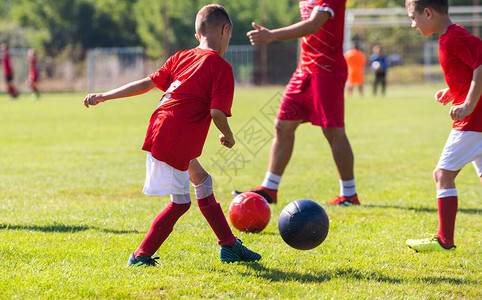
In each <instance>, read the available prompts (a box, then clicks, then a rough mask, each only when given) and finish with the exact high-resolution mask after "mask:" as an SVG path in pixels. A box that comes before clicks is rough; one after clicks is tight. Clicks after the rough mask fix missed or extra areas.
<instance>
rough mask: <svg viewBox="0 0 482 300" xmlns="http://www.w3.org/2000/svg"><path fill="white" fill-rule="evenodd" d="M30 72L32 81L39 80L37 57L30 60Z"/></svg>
mask: <svg viewBox="0 0 482 300" xmlns="http://www.w3.org/2000/svg"><path fill="white" fill-rule="evenodd" d="M29 63H30V70H29V72H28V76H29V77H30V78H31V79H32V80H36V79H37V78H38V70H37V59H36V58H35V57H32V58H30V60H29Z"/></svg>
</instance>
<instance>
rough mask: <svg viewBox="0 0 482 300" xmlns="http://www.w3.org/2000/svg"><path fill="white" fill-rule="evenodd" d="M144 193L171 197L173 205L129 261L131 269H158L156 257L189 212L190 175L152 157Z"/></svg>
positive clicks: (163, 213)
mask: <svg viewBox="0 0 482 300" xmlns="http://www.w3.org/2000/svg"><path fill="white" fill-rule="evenodd" d="M143 193H144V194H146V195H149V196H166V195H169V194H170V202H169V204H168V205H167V206H166V207H165V208H164V209H163V210H162V211H161V213H159V214H158V215H157V216H156V218H155V219H154V221H153V222H152V225H151V227H150V228H149V231H148V232H147V235H146V236H145V237H144V239H143V241H142V243H141V244H140V246H139V247H138V248H137V250H136V251H134V253H132V254H131V256H130V257H129V259H128V261H127V265H128V266H155V265H156V263H157V262H156V259H157V258H152V256H153V255H154V253H156V251H157V250H158V249H159V248H160V247H161V245H162V244H163V242H164V241H165V240H166V239H167V237H168V236H169V235H170V234H171V232H172V231H173V228H174V225H175V224H176V222H177V221H178V220H179V218H180V217H181V216H182V215H183V214H184V213H186V212H187V211H188V210H189V207H190V206H191V198H190V196H189V174H188V172H187V171H180V170H177V169H174V168H173V167H171V166H169V165H168V164H166V163H164V162H161V161H158V160H156V159H155V158H154V157H152V155H151V154H150V153H147V158H146V181H145V184H144V189H143Z"/></svg>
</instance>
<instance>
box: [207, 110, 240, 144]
mask: <svg viewBox="0 0 482 300" xmlns="http://www.w3.org/2000/svg"><path fill="white" fill-rule="evenodd" d="M211 117H212V118H213V122H214V125H216V127H217V128H218V129H219V131H221V134H220V135H219V141H221V145H223V146H226V147H228V148H232V147H233V146H234V144H235V143H236V141H235V140H234V136H233V132H232V131H231V128H229V124H228V118H227V117H226V114H225V113H224V112H223V111H221V110H219V109H215V108H213V109H211Z"/></svg>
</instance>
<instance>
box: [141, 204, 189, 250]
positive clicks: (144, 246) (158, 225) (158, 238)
mask: <svg viewBox="0 0 482 300" xmlns="http://www.w3.org/2000/svg"><path fill="white" fill-rule="evenodd" d="M190 206H191V203H185V204H176V203H174V202H169V204H168V205H167V206H166V208H164V210H163V211H162V212H161V213H160V214H159V215H157V217H156V218H155V219H154V222H152V225H151V228H150V229H149V232H148V233H147V235H146V237H145V238H144V240H143V241H142V243H141V245H140V246H139V248H137V250H136V251H135V252H134V256H136V257H137V256H141V255H143V256H152V255H154V253H156V251H157V249H159V247H161V245H162V243H163V242H164V241H165V240H166V239H167V237H168V236H169V234H171V232H172V229H173V228H174V224H176V222H177V220H179V218H180V217H181V216H182V215H183V214H184V213H185V212H186V211H187V210H188V209H189V207H190Z"/></svg>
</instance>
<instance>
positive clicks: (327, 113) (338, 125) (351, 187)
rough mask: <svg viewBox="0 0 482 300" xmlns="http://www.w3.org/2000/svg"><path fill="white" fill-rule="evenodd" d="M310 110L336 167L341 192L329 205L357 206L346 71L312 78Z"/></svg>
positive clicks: (312, 119)
mask: <svg viewBox="0 0 482 300" xmlns="http://www.w3.org/2000/svg"><path fill="white" fill-rule="evenodd" d="M312 81H313V82H312V86H313V100H312V101H313V110H312V111H310V116H309V119H310V121H311V123H312V124H313V125H316V126H320V127H321V128H322V131H323V134H324V136H325V138H326V140H327V141H328V144H329V145H330V148H331V152H332V155H333V159H334V160H335V165H336V168H337V170H338V175H339V182H340V195H338V196H336V197H335V199H334V200H332V201H329V202H328V204H330V205H343V206H348V205H359V204H360V201H359V200H358V196H357V191H356V186H355V177H354V171H353V165H354V157H353V151H352V149H351V146H350V142H349V140H348V137H347V136H346V132H345V120H344V109H345V99H344V90H343V87H344V86H345V81H346V73H336V74H331V73H326V74H325V73H321V74H316V75H314V76H313V77H312Z"/></svg>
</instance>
